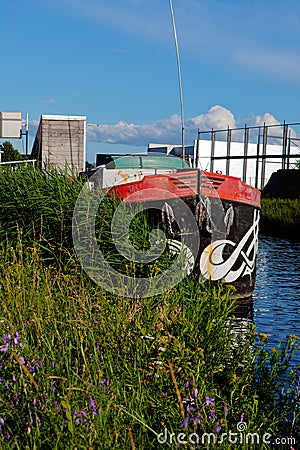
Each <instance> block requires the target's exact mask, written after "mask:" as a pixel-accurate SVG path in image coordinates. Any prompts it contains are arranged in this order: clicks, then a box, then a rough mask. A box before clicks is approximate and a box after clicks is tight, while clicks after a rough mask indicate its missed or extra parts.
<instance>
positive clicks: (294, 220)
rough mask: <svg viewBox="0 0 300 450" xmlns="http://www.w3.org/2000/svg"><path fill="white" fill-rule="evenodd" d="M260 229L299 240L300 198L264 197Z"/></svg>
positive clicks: (267, 232)
mask: <svg viewBox="0 0 300 450" xmlns="http://www.w3.org/2000/svg"><path fill="white" fill-rule="evenodd" d="M260 229H261V231H262V232H263V233H266V234H271V235H277V236H282V237H290V238H296V239H298V240H299V229H300V199H264V198H263V199H262V200H261V220H260Z"/></svg>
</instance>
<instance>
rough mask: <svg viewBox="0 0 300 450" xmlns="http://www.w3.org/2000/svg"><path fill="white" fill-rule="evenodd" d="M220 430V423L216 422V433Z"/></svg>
mask: <svg viewBox="0 0 300 450" xmlns="http://www.w3.org/2000/svg"><path fill="white" fill-rule="evenodd" d="M221 430H222V427H221V426H220V424H219V422H218V423H217V425H216V432H217V434H219V433H220V431H221Z"/></svg>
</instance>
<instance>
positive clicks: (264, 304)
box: [253, 235, 300, 365]
mask: <svg viewBox="0 0 300 450" xmlns="http://www.w3.org/2000/svg"><path fill="white" fill-rule="evenodd" d="M253 321H254V323H255V325H256V326H257V331H258V332H262V333H265V334H266V335H267V336H268V339H269V342H268V344H267V345H268V347H269V348H271V347H276V346H277V343H278V341H279V340H281V341H283V340H285V338H286V336H287V335H288V334H295V335H297V336H299V337H300V242H295V241H292V240H288V239H281V238H274V237H269V236H262V235H261V236H260V237H259V250H258V259H257V275H256V285H255V291H254V295H253ZM292 361H293V364H297V365H300V351H298V352H297V354H296V355H295V356H294V357H293V360H292Z"/></svg>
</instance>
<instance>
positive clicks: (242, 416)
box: [240, 413, 245, 422]
mask: <svg viewBox="0 0 300 450" xmlns="http://www.w3.org/2000/svg"><path fill="white" fill-rule="evenodd" d="M244 417H245V414H244V413H242V414H241V418H240V422H244Z"/></svg>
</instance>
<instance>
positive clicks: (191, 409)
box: [186, 405, 196, 413]
mask: <svg viewBox="0 0 300 450" xmlns="http://www.w3.org/2000/svg"><path fill="white" fill-rule="evenodd" d="M186 409H187V411H188V412H189V413H192V412H194V411H196V410H195V408H194V407H193V406H191V405H187V408H186Z"/></svg>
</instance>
